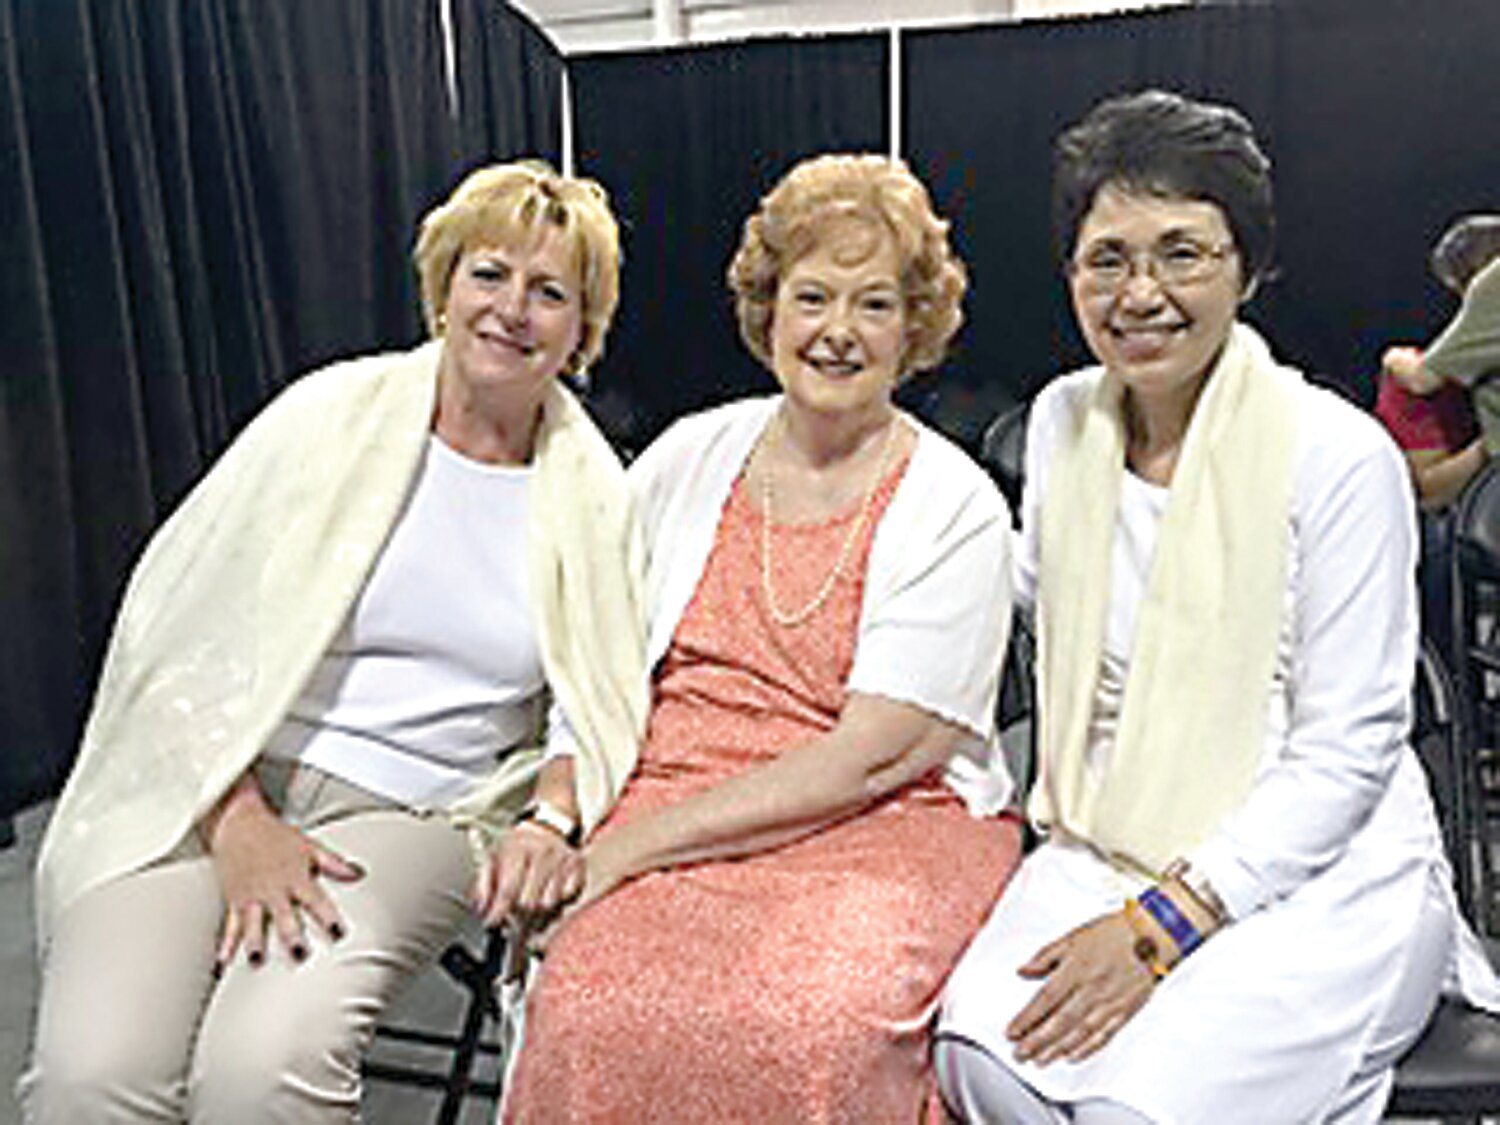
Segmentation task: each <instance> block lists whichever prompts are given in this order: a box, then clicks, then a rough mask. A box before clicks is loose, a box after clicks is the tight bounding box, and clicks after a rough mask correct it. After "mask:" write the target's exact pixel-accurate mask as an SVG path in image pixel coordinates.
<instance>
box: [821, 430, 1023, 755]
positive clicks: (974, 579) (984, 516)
mask: <svg viewBox="0 0 1500 1125" xmlns="http://www.w3.org/2000/svg"><path fill="white" fill-rule="evenodd" d="M942 452H943V453H944V454H950V453H951V454H952V457H951V458H950V457H947V456H944V457H939V458H936V459H935V460H936V465H935V466H932V465H929V468H930V469H934V468H935V472H929V473H926V474H925V478H924V480H923V481H922V482H918V481H912V482H911V483H912V485H913V488H914V491H913V494H912V495H910V496H908V497H907V498H906V502H904V503H903V504H902V506H901V508H899V509H898V508H897V506H896V501H893V502H892V504H891V507H890V508H889V509H887V512H886V520H882V527H881V529H880V531H881V537H882V538H883V539H884V540H885V542H884V544H878V545H877V546H878V547H879V546H883V547H884V548H885V551H883V552H882V554H883V556H884V558H886V559H893V560H894V565H893V568H892V572H891V573H890V574H889V575H886V574H877V570H876V554H875V551H874V550H872V552H871V569H870V574H869V576H868V580H867V587H866V594H865V596H866V598H867V599H869V604H868V606H867V607H866V610H865V612H863V613H862V614H861V620H860V633H859V643H858V646H857V647H856V649H855V654H854V667H853V669H852V670H851V671H850V674H849V683H848V686H849V690H850V691H858V692H865V693H868V694H873V695H880V696H884V697H886V698H889V699H895V700H898V701H901V702H906V703H911V704H914V705H915V706H917V707H920V708H922V709H923V710H924V711H928V712H930V713H932V714H934V715H937V716H938V717H939V718H942V719H946V720H948V721H949V722H954V723H958V724H959V725H961V726H964V727H967V728H968V729H969V730H971V731H973V732H974V733H975V734H976V735H978V736H979V737H980V738H982V739H986V738H988V737H989V735H990V733H991V731H992V730H993V727H994V717H995V695H996V691H997V687H998V683H999V677H1000V665H1001V663H1002V661H1003V660H1004V652H1005V639H1006V636H1007V633H1008V630H1009V628H1010V614H1011V597H1010V513H1009V511H1008V510H1007V508H1006V504H1005V501H1004V499H1003V498H1002V497H1001V496H1000V494H999V492H998V491H997V490H996V489H995V486H994V485H993V484H991V483H990V481H989V479H988V478H987V477H986V476H985V475H984V473H983V471H982V470H980V469H979V467H978V466H977V465H974V464H973V463H972V462H970V461H969V460H968V459H967V458H966V457H965V456H964V455H963V454H962V453H960V452H958V451H957V450H956V449H953V450H943V451H942ZM915 469H916V465H915V463H914V464H913V465H912V466H911V468H910V469H909V471H914V470H915ZM919 484H920V487H918V485H919ZM955 493H957V494H958V499H956V500H955V499H954V498H953V497H954V494H955ZM898 499H900V497H899V496H898ZM887 520H889V521H890V523H891V524H892V525H893V526H886V521H887ZM893 547H894V548H895V550H894V551H892V550H891V548H893Z"/></svg>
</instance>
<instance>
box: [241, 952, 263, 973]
mask: <svg viewBox="0 0 1500 1125" xmlns="http://www.w3.org/2000/svg"><path fill="white" fill-rule="evenodd" d="M245 959H246V960H247V961H249V962H250V965H251V967H252V968H256V969H258V968H260V963H261V962H262V961H264V960H265V959H266V955H265V954H264V953H262V952H261V951H260V950H258V949H252V950H251V951H250V952H249V953H248V954H246V957H245Z"/></svg>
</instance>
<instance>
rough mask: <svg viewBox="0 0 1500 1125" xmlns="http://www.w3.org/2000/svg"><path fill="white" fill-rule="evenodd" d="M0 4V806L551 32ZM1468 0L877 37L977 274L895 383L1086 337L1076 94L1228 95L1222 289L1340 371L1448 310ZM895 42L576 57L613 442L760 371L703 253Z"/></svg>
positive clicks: (873, 103)
mask: <svg viewBox="0 0 1500 1125" xmlns="http://www.w3.org/2000/svg"><path fill="white" fill-rule="evenodd" d="M453 6H454V13H453V15H454V26H455V32H456V34H455V42H456V62H455V69H454V72H453V75H452V80H453V88H454V92H455V93H456V95H457V105H458V111H459V112H458V117H457V119H456V120H455V118H454V117H453V116H452V115H451V113H450V107H449V102H448V80H449V75H448V73H447V68H446V64H445V60H444V55H443V50H442V44H441V30H440V27H439V19H438V15H437V10H438V0H427V2H413V0H319V2H318V3H315V4H308V3H305V2H304V0H153V3H151V4H139V3H135V2H134V0H0V209H3V210H0V214H3V215H4V216H5V221H4V222H3V223H0V240H3V244H0V296H3V298H4V305H3V307H0V362H3V368H0V371H3V374H0V613H3V621H4V624H5V628H4V630H3V631H0V815H3V814H4V813H5V812H6V811H8V809H9V808H11V807H13V806H15V805H17V804H18V803H20V802H22V801H24V800H27V799H30V798H31V797H34V796H36V795H39V794H41V793H43V792H45V791H46V790H48V789H49V788H51V787H53V786H55V784H56V783H57V781H58V780H59V779H60V777H61V774H62V772H63V771H64V770H65V769H66V766H67V763H68V762H69V760H70V758H71V754H72V748H73V744H74V741H75V739H76V735H77V728H78V723H79V720H80V718H81V716H82V712H83V708H84V706H85V704H86V702H87V697H88V693H89V690H90V687H91V684H92V681H93V677H94V674H95V672H96V668H97V661H98V657H99V654H100V651H101V648H102V644H103V640H104V636H105V632H106V630H107V628H108V624H109V620H110V618H111V616H112V613H113V610H114V605H115V602H116V600H117V598H118V594H119V590H120V585H121V583H122V581H123V579H124V576H125V574H126V573H127V571H128V568H129V565H130V562H131V560H132V559H133V557H134V555H135V553H136V552H137V551H138V550H139V548H140V545H141V543H142V542H143V541H144V538H145V536H146V535H147V534H148V532H149V530H150V528H151V527H152V526H153V525H154V524H155V523H156V522H157V521H158V520H159V518H160V517H161V515H162V514H163V513H164V512H165V511H166V510H167V509H168V508H169V507H170V506H171V504H172V503H173V502H174V501H175V500H176V499H177V498H178V497H180V495H181V494H182V492H183V491H184V490H185V488H186V487H187V486H188V485H189V484H190V482H191V481H192V480H193V479H194V478H195V477H196V476H197V475H198V474H199V473H200V472H201V471H202V468H203V466H204V465H205V464H206V463H207V462H208V461H209V460H210V459H211V458H212V457H213V456H214V455H215V454H216V453H217V452H218V450H219V449H220V448H222V446H223V445H224V443H225V442H226V441H227V440H228V438H229V436H230V435H231V434H232V433H233V432H234V430H235V429H236V428H237V427H238V426H239V425H240V424H242V423H243V421H244V420H245V418H246V417H247V416H248V415H249V414H250V413H251V412H252V411H253V410H254V409H255V408H256V407H257V406H258V405H259V404H260V403H261V402H263V401H264V400H265V398H266V397H267V396H268V395H269V394H270V393H272V392H273V391H274V390H275V389H276V388H277V387H278V386H279V385H280V384H281V383H282V382H284V381H285V380H286V379H287V378H289V377H291V376H292V375H294V374H295V373H296V372H298V371H300V370H304V369H306V368H308V367H310V366H312V365H314V364H317V363H320V362H322V361H324V360H327V359H329V358H331V357H333V356H336V355H340V354H349V353H354V352H359V351H365V350H369V349H371V348H376V347H392V346H403V345H405V344H408V343H410V342H411V341H413V340H414V339H416V338H417V336H418V334H419V331H420V329H419V320H418V313H417V308H416V298H415V287H414V284H413V281H412V276H411V272H410V267H409V263H408V261H407V252H408V246H409V243H410V239H411V235H412V228H413V224H414V221H415V219H416V218H417V216H418V215H420V214H421V212H422V211H424V210H425V209H426V208H427V207H429V206H431V204H432V203H433V202H435V201H436V200H437V199H439V198H440V197H441V196H442V195H444V194H445V193H446V192H447V191H448V190H449V189H450V188H451V186H452V184H453V183H454V181H455V180H456V178H457V176H458V175H459V174H460V173H461V172H462V171H463V170H466V169H467V168H469V167H472V166H473V165H476V164H479V163H482V162H484V161H487V160H493V159H503V158H509V157H514V156H520V155H526V154H540V155H545V156H548V157H550V158H552V159H553V160H554V161H555V160H556V159H557V156H558V153H559V150H560V136H559V131H560V124H559V121H560V119H559V113H558V103H559V89H560V83H561V70H562V64H561V61H560V59H559V58H558V57H557V55H556V53H555V52H554V51H553V50H552V48H551V46H550V45H549V44H548V43H547V41H546V40H545V38H544V37H542V36H541V35H540V34H539V33H537V32H536V30H535V29H534V28H532V27H531V26H530V25H528V24H527V23H526V22H525V21H524V20H522V19H521V18H519V17H518V16H516V15H515V13H514V12H512V11H511V10H510V9H509V8H508V7H507V6H506V5H504V4H503V3H500V2H499V0H454V5H453ZM1497 41H1500V4H1495V3H1494V0H1282V2H1281V3H1279V4H1276V5H1263V4H1251V5H1244V6H1205V7H1198V8H1191V9H1177V10H1169V11H1158V12H1154V13H1146V14H1139V15H1133V16H1120V17H1108V18H1099V19H1088V20H1072V21H1061V22H1049V23H1034V24H1022V25H1004V26H991V27H984V28H963V29H950V30H943V31H930V32H910V33H906V34H905V35H904V36H903V38H902V43H903V48H902V50H903V57H902V83H903V85H902V88H903V91H904V98H903V104H902V105H901V106H900V107H899V112H900V113H901V115H902V122H903V128H902V134H903V137H904V145H905V149H906V155H907V156H908V158H909V159H910V160H911V162H912V164H913V166H914V167H915V168H916V170H917V171H918V173H919V174H920V175H922V176H923V177H924V178H925V179H926V180H927V181H928V183H929V184H930V185H931V186H932V188H933V189H934V194H935V195H936V197H937V199H938V202H939V206H940V208H941V209H942V210H944V211H945V212H946V213H947V214H948V215H949V216H950V217H951V218H953V219H954V221H955V229H956V239H957V242H958V245H959V247H960V250H961V252H962V253H963V255H964V256H965V258H966V260H967V261H968V263H969V265H970V269H971V273H972V279H973V289H972V292H971V297H970V300H969V302H968V306H967V312H968V325H967V326H966V328H965V329H964V331H963V333H962V334H961V336H960V338H959V341H958V347H957V350H956V352H955V355H954V357H953V359H952V361H951V362H950V363H949V364H948V365H946V367H945V369H944V371H943V372H942V373H940V374H939V375H938V376H937V377H935V378H932V379H928V380H923V381H922V383H920V384H919V385H917V386H915V387H913V388H912V389H911V390H910V391H909V392H908V402H910V403H912V404H914V405H916V406H917V407H918V408H919V409H920V410H922V411H923V412H924V413H926V414H927V415H928V416H929V417H931V418H933V419H934V420H935V421H937V422H938V423H939V424H940V425H942V426H943V427H944V428H946V429H948V430H949V431H950V432H952V433H953V434H954V435H955V436H957V437H958V438H959V439H960V440H962V441H965V442H973V441H974V440H976V439H977V436H978V433H979V431H980V429H981V428H982V426H983V424H984V422H985V421H986V420H987V419H988V418H989V417H990V416H991V415H992V414H993V413H994V412H995V411H997V410H999V409H1000V408H1002V407H1003V406H1005V405H1007V404H1008V403H1010V402H1013V401H1016V400H1018V399H1020V398H1023V397H1026V396H1027V395H1029V394H1031V393H1032V392H1034V391H1035V390H1036V389H1037V388H1038V387H1039V386H1040V385H1041V384H1042V383H1043V382H1045V381H1046V380H1047V379H1048V378H1049V377H1051V375H1053V374H1054V373H1056V372H1057V371H1059V370H1063V369H1066V368H1068V367H1071V366H1074V365H1076V364H1077V363H1079V362H1082V361H1083V360H1084V358H1085V356H1084V353H1083V350H1082V348H1081V346H1080V344H1079V342H1078V338H1077V336H1076V333H1075V331H1074V329H1073V327H1072V321H1071V315H1070V313H1069V311H1068V308H1067V304H1066V295H1065V292H1064V290H1063V287H1062V285H1061V283H1060V281H1059V280H1058V277H1057V274H1056V271H1055V268H1054V266H1053V263H1052V260H1051V255H1050V251H1049V234H1048V215H1047V192H1048V180H1049V176H1050V145H1051V141H1052V138H1053V136H1054V135H1055V134H1056V132H1057V131H1058V129H1059V128H1061V127H1062V126H1063V125H1064V124H1066V123H1068V122H1070V121H1073V120H1076V119H1077V118H1078V117H1079V116H1080V115H1081V114H1082V113H1083V112H1084V111H1085V110H1086V109H1087V108H1088V107H1089V106H1090V105H1091V104H1093V103H1094V102H1095V101H1096V100H1097V99H1098V98H1100V97H1102V96H1104V95H1106V94H1109V93H1114V92H1120V91H1124V90H1129V89H1134V88H1138V87H1141V86H1144V85H1150V84H1154V85H1161V86H1167V87H1171V88H1175V89H1179V90H1182V91H1184V92H1187V93H1190V94H1195V95H1200V96H1208V97H1213V98H1219V99H1223V100H1227V101H1230V102H1233V103H1235V104H1237V105H1239V106H1240V107H1241V108H1243V109H1244V110H1245V111H1246V112H1247V114H1248V115H1249V116H1250V117H1251V118H1252V119H1253V120H1254V121H1255V123H1256V125H1257V127H1258V130H1259V132H1260V135H1261V136H1262V138H1263V139H1264V141H1265V142H1266V145H1267V148H1268V149H1269V151H1270V153H1271V156H1272V158H1273V160H1274V161H1275V164H1276V182H1277V190H1278V211H1279V215H1280V219H1281V254H1280V260H1281V263H1282V266H1283V277H1282V279H1281V280H1280V281H1279V282H1277V283H1275V284H1273V285H1272V286H1270V287H1269V288H1268V289H1267V290H1266V291H1265V292H1264V293H1262V294H1261V296H1259V297H1258V298H1257V299H1256V301H1255V303H1254V305H1253V306H1252V310H1251V313H1250V317H1251V319H1252V320H1253V321H1255V322H1257V323H1259V324H1260V325H1261V326H1262V327H1264V328H1265V329H1266V331H1267V333H1268V334H1269V335H1270V337H1271V339H1272V341H1273V343H1274V345H1275V346H1276V347H1277V349H1278V350H1279V351H1280V353H1281V354H1282V355H1283V356H1285V357H1286V358H1287V359H1288V360H1289V361H1291V362H1294V363H1297V364H1299V365H1301V366H1304V367H1306V368H1308V369H1310V370H1313V371H1316V372H1318V373H1320V374H1321V375H1323V376H1325V377H1327V378H1329V379H1331V380H1332V381H1334V382H1336V383H1338V384H1340V385H1341V386H1342V387H1344V388H1345V389H1346V390H1347V391H1348V392H1349V393H1350V394H1351V395H1353V396H1354V397H1356V398H1358V399H1361V400H1362V401H1368V399H1369V396H1370V392H1371V372H1372V370H1373V367H1374V364H1375V361H1376V357H1377V356H1378V353H1379V349H1380V348H1381V347H1382V346H1384V344H1386V343H1388V342H1390V341H1393V340H1422V339H1425V338H1426V337H1427V336H1428V335H1429V334H1430V333H1431V332H1432V331H1434V330H1435V329H1436V328H1437V327H1438V326H1439V325H1440V324H1441V323H1442V321H1443V319H1444V318H1445V317H1446V315H1447V314H1448V312H1449V311H1450V310H1451V308H1452V305H1451V302H1450V301H1449V300H1448V299H1447V298H1445V297H1444V296H1443V294H1442V293H1441V291H1440V290H1439V289H1438V288H1437V286H1436V285H1435V283H1433V282H1432V281H1431V280H1430V279H1429V278H1428V277H1427V274H1426V269H1425V257H1426V252H1427V249H1428V247H1429V246H1430V245H1431V243H1432V241H1433V240H1434V239H1435V238H1436V236H1437V235H1438V233H1439V232H1440V231H1441V230H1442V228H1443V227H1444V226H1445V225H1446V223H1447V222H1448V221H1449V220H1450V219H1451V218H1452V217H1453V216H1454V215H1456V214H1458V213H1460V212H1462V211H1466V210H1479V209H1491V210H1494V209H1500V198H1497V196H1500V187H1497V186H1496V185H1500V147H1497V146H1495V145H1493V144H1492V143H1490V138H1489V136H1488V134H1487V132H1486V131H1485V130H1486V127H1487V122H1488V118H1487V117H1486V112H1487V109H1488V107H1489V106H1491V105H1493V104H1497V102H1500V67H1497V66H1495V65H1494V61H1493V51H1492V48H1491V45H1492V44H1493V43H1495V42H1497ZM887 44H888V40H887V39H886V37H884V36H881V35H865V36H839V37H828V38H813V39H790V40H779V41H772V42H757V43H740V44H728V45H717V46H712V47H703V48H688V49H679V50H673V51H666V52H655V51H653V52H650V53H639V54H626V55H600V56H591V57H584V58H579V59H575V60H572V62H571V63H570V66H569V69H570V73H571V80H572V85H573V90H574V98H575V101H574V113H575V125H576V137H577V142H578V143H577V163H578V167H579V170H580V171H582V172H585V173H587V174H590V175H594V176H596V177H598V178H600V179H601V180H602V181H603V182H604V183H605V185H606V186H607V187H608V188H609V190H610V191H611V193H612V196H613V198H614V202H615V206H616V210H617V212H618V213H619V215H620V217H621V219H622V225H623V228H624V229H623V233H624V243H625V253H626V262H625V275H624V291H623V300H622V305H621V311H620V316H619V318H618V320H617V323H616V327H615V330H614V332H613V333H612V334H611V337H610V340H609V342H608V348H607V351H606V355H605V358H604V360H603V362H602V364H601V365H600V368H599V370H598V371H597V372H596V373H595V401H596V404H597V407H598V409H599V412H600V413H601V414H602V415H603V420H604V421H605V422H606V423H607V424H608V425H609V426H610V427H611V428H612V430H613V431H614V432H615V433H616V434H617V436H619V437H620V438H621V439H622V441H623V442H624V443H625V444H628V445H633V446H638V445H640V444H641V443H642V442H644V441H645V440H647V439H648V438H649V437H651V436H652V435H654V433H655V432H657V431H658V430H659V429H660V428H661V427H662V426H663V425H665V424H666V423H667V422H668V421H670V420H671V419H672V418H674V417H676V416H678V415H680V414H682V413H684V412H686V411H688V410H693V409H697V408H700V407H702V406H705V405H708V404H710V403H714V402H718V401H722V400H725V399H728V398H732V397H735V396H738V395H741V394H744V393H749V392H754V391H760V390H765V389H769V388H770V387H771V385H772V384H771V381H770V379H769V377H768V376H767V375H766V374H765V373H764V372H762V371H761V370H760V369H759V368H758V366H757V365H756V364H755V363H754V361H753V360H751V359H750V358H749V356H748V355H747V354H746V353H745V351H744V349H743V347H742V346H741V345H740V343H739V340H738V334H737V331H736V329H735V326H734V318H733V315H732V309H731V305H730V302H729V299H728V295H727V290H726V287H725V285H724V281H723V278H724V270H725V267H726V266H727V264H728V261H729V257H730V255H731V254H732V252H733V250H734V247H735V245H736V244H737V241H738V237H739V231H740V226H741V224H742V222H743V220H744V219H745V217H746V216H747V215H748V214H749V212H750V210H751V208H752V207H753V206H754V204H755V202H756V200H757V198H758V197H759V196H760V195H761V194H762V193H763V192H764V191H765V190H766V189H768V188H769V187H770V186H771V185H772V184H773V183H774V182H775V180H776V179H777V178H778V177H779V176H780V175H781V174H782V173H783V172H784V171H785V170H786V169H787V168H788V167H790V165H791V164H793V163H794V162H795V161H796V160H798V159H800V158H802V157H804V156H807V155H811V154H813V153H816V152H820V151H828V150H843V151H877V152H879V151H885V149H886V146H887V144H888V139H887V138H888V136H889V118H888V112H889V111H888V105H887V102H888V75H889V63H890V60H889V59H888V57H887V50H888V48H887Z"/></svg>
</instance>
